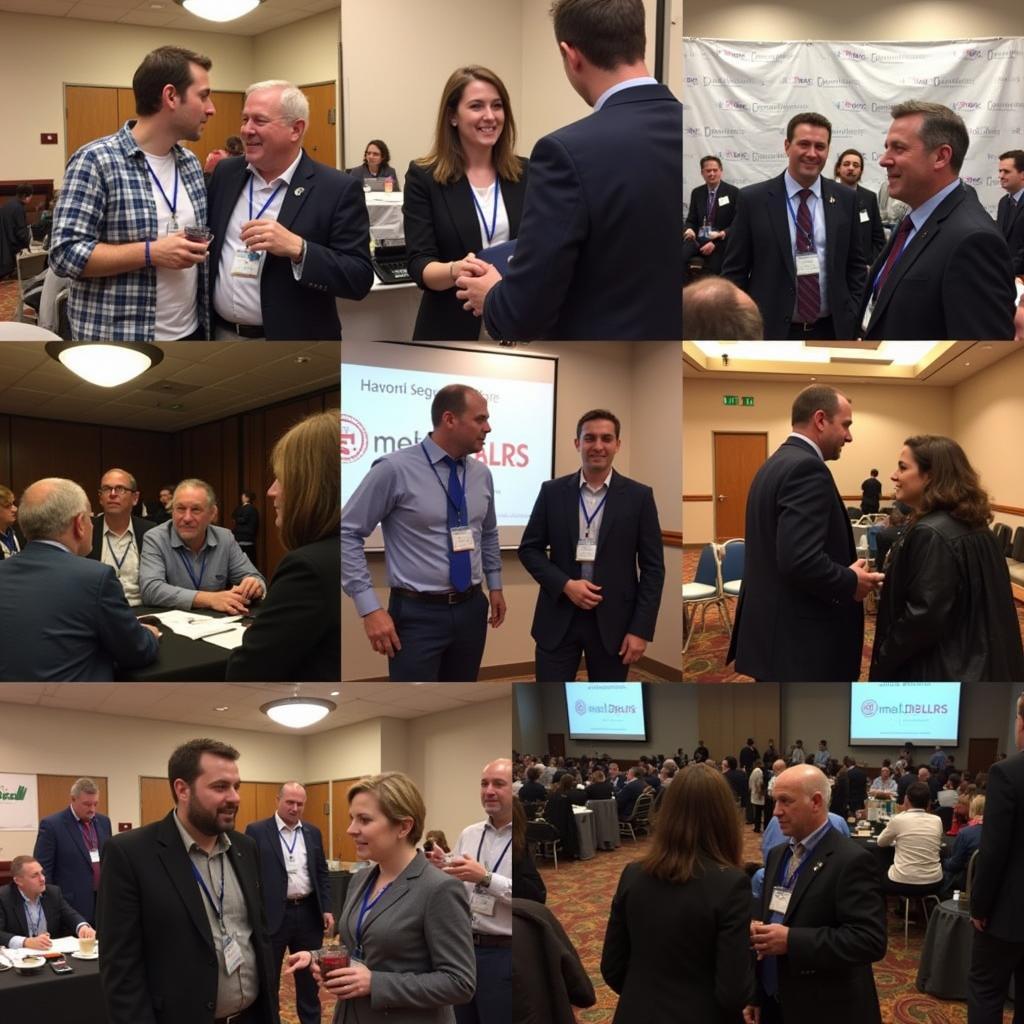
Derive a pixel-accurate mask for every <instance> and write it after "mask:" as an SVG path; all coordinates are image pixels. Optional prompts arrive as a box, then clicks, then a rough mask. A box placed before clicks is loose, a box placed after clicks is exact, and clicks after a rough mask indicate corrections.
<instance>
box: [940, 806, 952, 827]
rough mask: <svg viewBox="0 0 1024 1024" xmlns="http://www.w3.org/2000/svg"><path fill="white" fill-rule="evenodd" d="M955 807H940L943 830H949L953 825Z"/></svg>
mask: <svg viewBox="0 0 1024 1024" xmlns="http://www.w3.org/2000/svg"><path fill="white" fill-rule="evenodd" d="M953 810H954V809H953V808H952V807H939V817H940V818H941V819H942V831H943V832H948V831H949V830H950V829H951V828H952V827H953Z"/></svg>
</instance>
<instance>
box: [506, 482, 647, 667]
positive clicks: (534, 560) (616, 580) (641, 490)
mask: <svg viewBox="0 0 1024 1024" xmlns="http://www.w3.org/2000/svg"><path fill="white" fill-rule="evenodd" d="M579 480H580V474H579V472H578V471H577V472H576V473H570V474H569V475H568V476H561V477H557V478H556V479H554V480H548V481H546V482H545V483H543V484H541V488H540V494H539V495H538V496H537V501H536V502H535V504H534V506H533V511H532V512H531V513H530V521H529V522H528V523H527V524H526V529H525V530H524V531H523V539H522V541H521V542H520V544H519V560H520V561H521V562H522V563H523V565H524V566H526V570H527V572H529V574H530V575H531V576H532V577H533V578H534V579H535V580H536V581H537V582H538V583H539V584H540V592H539V593H538V595H537V607H536V610H535V611H534V615H533V629H532V630H531V633H532V635H533V638H534V640H536V641H537V643H538V644H539V645H540V646H541V647H543V648H545V649H552V648H554V647H557V646H558V644H559V643H561V641H562V638H563V637H564V636H565V634H566V631H567V630H568V629H569V626H570V624H571V622H572V617H573V613H574V611H575V610H576V605H574V604H573V603H572V601H570V600H569V598H567V597H566V596H565V594H563V593H562V590H563V588H564V587H565V584H566V583H567V582H568V581H569V580H575V579H579V578H580V563H579V562H577V561H576V542H577V541H578V540H579V535H580V525H579V500H580V494H579V492H580V488H579ZM549 548H550V554H549V553H548V549H549ZM664 582H665V559H664V555H663V549H662V543H661V527H660V526H659V524H658V510H657V508H656V507H655V504H654V492H653V491H652V490H651V488H650V487H648V486H647V485H646V484H641V483H637V482H636V481H635V480H630V479H629V477H626V476H622V475H621V474H620V473H613V474H612V479H611V483H610V484H609V488H608V500H607V501H606V502H605V506H604V511H603V512H602V514H601V529H600V533H599V534H598V539H597V558H596V560H595V562H594V583H596V584H597V585H598V586H600V587H603V588H604V589H603V590H602V591H601V595H602V597H603V600H602V601H601V603H600V604H598V606H597V607H596V608H595V609H594V614H595V615H596V616H597V624H598V629H599V630H600V633H601V642H602V643H603V644H604V648H605V650H606V651H607V652H608V653H609V654H615V653H616V652H617V651H618V650H619V647H620V646H621V645H622V638H623V637H624V636H625V635H626V634H627V633H633V634H634V635H636V636H640V637H643V638H644V639H645V640H651V639H653V637H654V626H655V623H656V622H657V619H658V606H659V605H660V604H661V588H662V585H663V584H664Z"/></svg>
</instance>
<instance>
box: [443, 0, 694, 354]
mask: <svg viewBox="0 0 1024 1024" xmlns="http://www.w3.org/2000/svg"><path fill="white" fill-rule="evenodd" d="M552 10H553V14H554V22H555V38H556V39H557V40H558V46H559V49H560V50H561V54H562V63H563V66H564V69H565V74H566V77H567V78H568V79H569V82H570V84H571V85H572V87H573V88H574V89H575V90H576V92H578V93H579V94H580V96H582V97H583V99H584V100H585V101H586V102H587V103H588V105H590V106H592V107H593V108H594V113H593V114H591V115H590V116H588V117H585V118H584V119H583V120H582V121H577V122H576V123H575V124H571V125H569V126H568V127H566V128H560V129H559V130H558V131H556V132H552V133H551V134H550V135H547V136H545V137H544V138H542V139H541V140H540V141H539V142H538V143H537V144H536V146H535V147H534V149H533V153H532V154H531V156H530V181H529V185H528V186H527V189H526V200H525V203H524V206H523V219H522V223H521V225H520V228H519V237H518V240H517V243H516V250H515V258H514V259H513V261H512V263H511V265H510V268H509V272H508V275H507V276H506V277H505V278H504V279H502V278H501V276H500V275H499V273H498V272H497V271H496V270H495V269H494V268H493V267H489V266H487V265H486V264H481V265H480V267H478V268H477V269H478V270H479V276H473V277H471V276H468V275H463V276H462V277H460V278H459V279H458V286H459V289H460V290H459V292H458V297H459V298H460V299H462V300H463V301H465V302H467V303H468V305H469V307H470V308H472V309H473V310H474V312H477V313H482V315H483V318H484V326H485V327H486V328H487V331H488V333H489V334H490V335H491V337H492V338H514V339H518V340H526V339H530V338H551V339H561V340H574V339H575V340H580V339H593V338H605V339H643V340H654V339H666V338H671V339H675V340H678V339H679V338H680V337H681V336H682V335H681V331H682V314H681V304H680V301H679V289H680V286H681V285H682V280H683V268H682V250H681V246H680V243H679V234H680V230H681V227H682V217H681V215H680V214H681V211H682V204H683V196H682V180H683V167H682V160H683V117H682V106H681V104H680V103H679V102H678V101H677V100H676V98H675V97H674V96H673V95H672V93H671V92H670V91H669V90H668V88H666V87H665V86H664V85H660V84H659V83H658V82H657V81H656V80H655V79H654V78H651V77H650V76H649V75H648V72H647V68H646V66H645V64H644V51H645V46H646V34H645V14H644V5H643V2H642V0H555V3H554V4H553V7H552ZM624 154H628V158H624Z"/></svg>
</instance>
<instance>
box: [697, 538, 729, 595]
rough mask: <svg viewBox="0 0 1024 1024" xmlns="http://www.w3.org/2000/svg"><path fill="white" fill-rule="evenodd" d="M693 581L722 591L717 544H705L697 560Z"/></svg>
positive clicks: (719, 591)
mask: <svg viewBox="0 0 1024 1024" xmlns="http://www.w3.org/2000/svg"><path fill="white" fill-rule="evenodd" d="M693 581H694V583H703V584H704V585H705V586H708V587H714V588H715V589H716V590H717V591H718V593H719V594H720V593H721V592H722V566H721V561H720V556H719V546H718V545H717V544H705V545H704V548H703V550H702V551H701V553H700V559H699V560H698V561H697V574H696V576H694V580H693Z"/></svg>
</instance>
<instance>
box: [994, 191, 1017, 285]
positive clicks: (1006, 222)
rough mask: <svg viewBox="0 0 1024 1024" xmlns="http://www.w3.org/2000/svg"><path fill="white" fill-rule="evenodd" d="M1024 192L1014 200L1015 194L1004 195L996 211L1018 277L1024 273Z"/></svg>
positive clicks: (997, 220) (997, 221)
mask: <svg viewBox="0 0 1024 1024" xmlns="http://www.w3.org/2000/svg"><path fill="white" fill-rule="evenodd" d="M1022 206H1024V194H1022V195H1021V197H1020V198H1019V199H1018V200H1017V201H1016V202H1014V200H1013V196H1009V195H1006V196H1003V198H1002V199H1000V200H999V207H998V209H997V211H996V223H997V224H998V225H999V230H1000V231H1001V232H1002V233H1003V238H1005V239H1006V244H1007V246H1008V247H1009V249H1010V259H1011V260H1012V261H1013V272H1014V274H1016V275H1017V276H1018V277H1020V276H1021V275H1024V211H1022V210H1021V207H1022Z"/></svg>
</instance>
